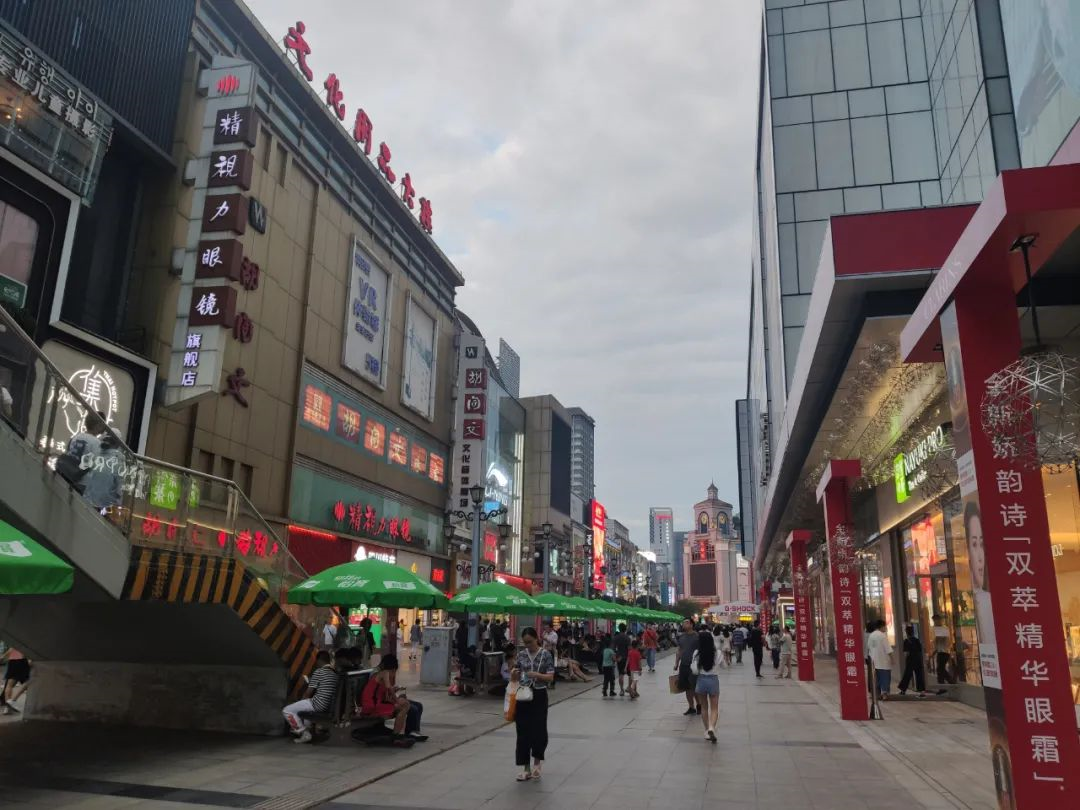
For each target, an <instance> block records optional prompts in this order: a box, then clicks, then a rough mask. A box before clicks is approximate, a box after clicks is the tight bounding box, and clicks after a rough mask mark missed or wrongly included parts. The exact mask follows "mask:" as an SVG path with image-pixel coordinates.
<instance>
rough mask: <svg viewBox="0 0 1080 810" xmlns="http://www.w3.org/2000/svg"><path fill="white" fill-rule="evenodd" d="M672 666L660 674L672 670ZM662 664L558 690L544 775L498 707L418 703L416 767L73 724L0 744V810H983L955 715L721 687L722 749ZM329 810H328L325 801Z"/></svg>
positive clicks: (789, 685)
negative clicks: (631, 691) (632, 694)
mask: <svg viewBox="0 0 1080 810" xmlns="http://www.w3.org/2000/svg"><path fill="white" fill-rule="evenodd" d="M667 661H670V659H667ZM667 666H668V664H667V663H666V661H662V662H661V665H660V668H659V670H658V671H657V672H656V673H655V674H651V675H650V674H646V675H645V677H644V681H643V689H642V693H643V696H642V698H641V700H639V701H636V702H631V701H629V700H625V699H615V700H604V699H602V698H601V697H600V694H599V690H598V689H595V687H596V686H597V685H598V683H599V682H598V681H594V682H593V683H592V684H589V685H588V686H589V687H590V688H589V689H588V690H585V689H584V688H583V687H576V688H570V687H568V686H567V685H563V684H560V686H559V688H558V689H557V690H556V692H555V698H556V699H557V700H560V701H561V702H560V703H558V704H556V705H553V706H552V709H551V713H550V720H549V730H550V735H551V744H550V748H549V750H548V761H547V766H546V769H545V775H544V778H543V780H542V781H540V782H538V783H525V784H519V783H517V782H515V781H514V773H515V772H516V769H515V767H514V765H513V746H514V730H513V728H512V727H507V726H505V725H504V724H503V723H502V721H501V702H500V701H497V700H495V699H488V698H472V699H461V698H450V697H448V696H447V695H446V693H445V690H435V689H429V690H421V689H416V688H413V689H412V690H411V691H412V693H413V696H414V697H418V698H419V699H421V700H422V701H424V703H425V706H426V709H425V712H424V719H425V721H426V725H427V729H426V730H427V731H428V732H429V733H431V735H432V740H431V741H430V742H428V743H425V744H420V745H417V746H415V747H414V748H413V749H412V750H411V751H395V750H389V749H379V748H375V749H372V748H365V747H361V746H358V745H356V744H355V743H352V742H350V741H348V740H341V741H338V742H333V743H327V744H324V745H321V746H317V747H310V746H294V745H292V744H291V743H289V742H287V741H285V740H280V739H258V738H250V737H231V736H226V735H206V734H181V733H170V732H158V731H149V730H136V729H121V730H116V729H111V730H105V729H100V728H93V727H87V726H79V725H59V724H54V725H30V724H17V725H14V726H13V725H7V726H4V727H2V728H0V807H2V808H6V807H8V806H11V807H13V808H19V810H29V808H43V807H64V808H69V807H71V808H87V810H90V809H94V810H112V808H115V809H116V810H127V808H138V809H139V810H146V809H147V808H173V810H180V809H181V808H185V807H187V808H198V807H202V808H208V807H255V808H260V809H261V810H293V809H294V808H303V807H312V806H321V807H323V808H326V810H365V808H376V807H378V808H387V807H401V808H413V810H417V809H419V810H435V808H442V809H443V810H454V808H468V810H474V808H484V810H499V808H514V810H536V809H537V808H548V807H550V808H556V807H558V808H559V810H578V808H597V809H598V810H603V808H609V807H610V808H619V810H652V808H664V810H672V808H678V810H683V809H684V808H686V809H688V810H693V809H694V808H704V807H713V806H718V807H724V808H736V809H738V808H769V810H775V808H778V807H779V808H785V810H794V808H811V809H813V808H829V810H849V809H850V808H874V810H890V809H891V808H896V810H901V808H903V810H918V808H933V809H934V810H943V809H945V808H979V809H980V810H981V809H982V808H991V807H993V806H994V805H993V794H992V780H991V775H990V764H989V756H988V755H987V752H986V744H985V740H986V737H985V734H986V732H985V720H984V718H983V715H982V713H981V712H978V711H976V710H974V709H970V708H968V707H965V706H961V705H959V704H950V703H934V704H926V703H894V704H889V705H888V707H887V711H886V719H885V720H883V721H871V722H869V723H844V722H841V721H840V720H839V719H838V715H837V708H836V702H837V692H836V688H835V683H836V680H835V678H836V676H835V668H833V667H831V666H830V664H829V663H828V662H824V661H822V662H819V664H818V678H819V680H818V682H817V683H816V684H800V683H798V682H797V681H790V680H782V681H781V680H775V679H774V678H772V677H771V671H769V670H766V672H768V674H769V675H770V677H766V678H765V679H764V680H760V681H759V680H756V679H755V678H754V677H753V668H752V667H751V665H750V664H749V663H747V664H745V665H744V666H741V667H735V668H733V669H731V670H724V671H722V672H721V686H722V689H721V720H720V724H719V727H718V728H717V736H718V742H717V743H716V744H715V745H713V744H710V743H709V742H707V741H705V740H704V739H703V732H704V730H703V728H702V726H701V723H700V720H699V719H698V718H696V717H685V716H683V715H682V713H681V712H682V710H683V709H685V702H684V701H683V700H682V698H681V697H678V696H672V695H670V694H668V692H667V674H668V673H667V670H666V667H667ZM327 800H329V801H327Z"/></svg>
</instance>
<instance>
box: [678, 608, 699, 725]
mask: <svg viewBox="0 0 1080 810" xmlns="http://www.w3.org/2000/svg"><path fill="white" fill-rule="evenodd" d="M676 644H677V645H678V651H677V652H676V654H675V672H677V673H679V677H678V680H677V681H676V685H677V686H678V688H679V690H680V691H681V692H682V693H683V694H684V695H686V705H687V706H688V708H687V710H686V711H685V712H683V714H686V715H690V714H697V713H698V711H699V709H698V706H697V702H696V700H695V699H694V695H695V692H694V681H695V680H696V679H695V678H694V672H693V662H694V652H695V651H696V650H697V648H698V634H697V633H695V632H694V623H693V622H692V621H690V620H689V619H683V623H682V632H681V633H680V634H679V638H678V640H677V641H676Z"/></svg>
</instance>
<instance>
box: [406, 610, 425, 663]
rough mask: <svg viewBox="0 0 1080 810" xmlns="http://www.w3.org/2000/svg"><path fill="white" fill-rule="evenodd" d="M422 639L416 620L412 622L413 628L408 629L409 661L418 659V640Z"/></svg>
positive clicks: (418, 621)
mask: <svg viewBox="0 0 1080 810" xmlns="http://www.w3.org/2000/svg"><path fill="white" fill-rule="evenodd" d="M422 637H423V632H422V631H421V630H420V620H419V619H417V620H416V621H415V622H413V626H412V627H410V628H409V660H410V661H415V660H416V659H417V657H419V653H420V640H421V638H422Z"/></svg>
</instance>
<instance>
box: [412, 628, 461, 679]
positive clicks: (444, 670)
mask: <svg viewBox="0 0 1080 810" xmlns="http://www.w3.org/2000/svg"><path fill="white" fill-rule="evenodd" d="M451 633H453V629H452V628H450V627H425V628H424V635H423V642H422V645H423V650H424V654H423V655H422V656H421V657H420V683H422V684H424V685H426V686H448V685H449V684H450V639H451Z"/></svg>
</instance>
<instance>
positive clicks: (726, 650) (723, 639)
mask: <svg viewBox="0 0 1080 810" xmlns="http://www.w3.org/2000/svg"><path fill="white" fill-rule="evenodd" d="M731 650H732V643H731V630H729V629H728V628H727V627H724V628H722V629H721V630H720V654H721V655H722V656H723V660H724V666H726V667H730V666H731Z"/></svg>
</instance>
